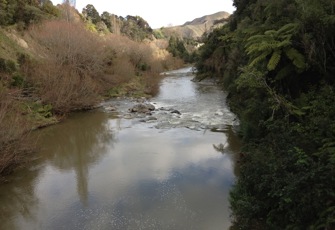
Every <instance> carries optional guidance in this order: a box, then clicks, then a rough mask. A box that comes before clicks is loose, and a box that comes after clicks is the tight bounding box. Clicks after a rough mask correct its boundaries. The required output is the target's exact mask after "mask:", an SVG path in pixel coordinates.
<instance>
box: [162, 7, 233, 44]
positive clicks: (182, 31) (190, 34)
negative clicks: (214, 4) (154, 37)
mask: <svg viewBox="0 0 335 230" xmlns="http://www.w3.org/2000/svg"><path fill="white" fill-rule="evenodd" d="M229 16H230V14H229V13H227V12H225V11H220V12H217V13H215V14H210V15H205V16H203V17H200V18H196V19H194V20H192V21H189V22H186V23H184V24H183V25H180V26H173V27H166V28H162V32H163V33H164V34H165V35H166V36H171V35H177V36H178V37H183V38H193V39H198V38H200V37H201V36H202V35H203V34H204V33H205V32H211V31H212V30H213V29H214V28H216V27H219V26H221V25H224V24H225V23H226V19H227V18H228V17H229Z"/></svg>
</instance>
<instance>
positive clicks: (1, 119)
mask: <svg viewBox="0 0 335 230" xmlns="http://www.w3.org/2000/svg"><path fill="white" fill-rule="evenodd" d="M17 95H18V92H10V91H9V90H6V89H4V88H1V86H0V182H1V180H2V176H4V175H6V174H8V173H10V172H11V171H12V170H13V169H14V168H15V167H16V166H17V165H19V164H21V163H22V162H23V161H25V160H26V154H27V153H28V152H30V149H32V148H33V146H32V144H31V143H28V142H27V136H28V133H27V130H28V129H29V126H28V123H27V121H26V120H25V119H24V118H23V117H22V116H21V114H20V112H19V109H18V107H17V106H18V105H17V103H16V102H15V101H14V100H13V98H14V97H16V96H17Z"/></svg>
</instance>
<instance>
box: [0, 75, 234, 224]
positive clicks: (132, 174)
mask: <svg viewBox="0 0 335 230" xmlns="http://www.w3.org/2000/svg"><path fill="white" fill-rule="evenodd" d="M183 71H184V70H183ZM192 77H193V76H187V75H185V73H182V71H181V74H180V75H174V76H172V75H170V76H168V77H166V78H164V79H163V80H162V82H161V84H160V91H159V94H158V95H157V96H155V97H152V98H151V99H150V100H148V101H145V102H148V103H150V104H152V105H154V106H155V108H156V109H155V111H152V114H151V116H154V117H156V118H157V120H151V121H149V120H147V121H145V122H143V120H142V119H143V117H142V118H141V117H138V116H137V115H138V114H137V115H136V116H134V117H127V116H128V115H127V114H130V112H129V109H130V108H132V106H133V105H136V104H138V103H142V102H143V101H141V102H139V101H135V100H130V101H128V100H125V101H122V99H121V98H120V99H118V100H111V101H106V102H104V103H105V104H104V105H103V106H102V107H100V108H98V109H95V110H91V111H87V112H83V113H81V112H78V113H74V114H71V115H70V116H69V117H68V119H66V120H64V121H63V122H61V123H59V124H56V125H53V126H50V127H46V128H44V129H41V130H38V131H37V132H36V133H35V135H37V136H38V137H39V138H38V140H39V141H38V145H39V146H40V149H39V151H38V153H37V155H36V158H35V161H34V162H31V163H30V165H29V167H27V168H26V169H24V168H22V169H20V170H18V171H16V172H15V173H14V174H11V176H10V177H11V180H10V181H9V182H8V183H6V184H3V185H0V199H3V200H0V202H1V203H2V204H3V205H2V207H1V209H0V212H1V215H0V220H1V223H2V227H3V228H4V229H23V228H24V229H62V228H67V229H68V228H71V229H94V228H98V229H110V228H113V229H131V228H136V229H148V228H158V229H171V228H173V229H185V228H188V227H192V228H193V229H208V228H209V227H211V228H213V227H214V226H215V227H214V228H217V229H222V227H223V228H228V227H229V226H230V220H229V215H230V211H229V202H228V193H229V189H230V187H231V186H232V184H233V182H234V178H235V176H234V170H235V167H234V164H235V153H236V152H238V151H239V146H240V145H239V141H238V138H237V137H236V135H235V133H234V131H233V129H232V124H233V122H234V116H233V114H231V113H230V112H229V109H228V108H227V107H226V106H225V97H226V96H225V95H224V94H223V93H222V91H221V90H220V89H219V88H217V86H215V85H212V86H210V85H201V84H198V83H195V82H192V81H191V79H192ZM176 90H177V91H178V92H182V93H180V94H178V95H176V93H175V92H176ZM120 100H121V101H120ZM121 102H122V103H121ZM111 105H113V106H114V107H116V111H106V110H105V108H107V106H111ZM162 107H163V108H165V109H164V110H163V109H162V110H161V109H160V108H162ZM169 108H174V109H175V110H178V111H179V112H180V114H176V113H171V112H172V111H170V110H169ZM156 110H157V111H156ZM195 111H197V112H195ZM220 111H221V113H220ZM216 112H217V113H216ZM215 113H216V114H215ZM144 116H148V115H144ZM177 121H178V122H177ZM190 124H192V126H194V128H192V127H191V126H190ZM206 125H216V126H220V127H222V129H221V131H220V132H212V131H211V130H210V129H208V128H207V127H206ZM220 146H222V148H215V147H220ZM13 194H15V196H13ZM22 207H24V210H22V209H21V208H22ZM2 217H5V218H3V219H1V218H2Z"/></svg>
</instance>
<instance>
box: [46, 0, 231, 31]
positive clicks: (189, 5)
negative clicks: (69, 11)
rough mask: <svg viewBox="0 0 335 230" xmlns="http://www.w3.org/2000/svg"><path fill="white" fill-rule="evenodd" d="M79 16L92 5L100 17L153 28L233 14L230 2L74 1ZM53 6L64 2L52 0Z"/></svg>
mask: <svg viewBox="0 0 335 230" xmlns="http://www.w3.org/2000/svg"><path fill="white" fill-rule="evenodd" d="M76 1H77V6H76V8H77V9H78V11H79V12H81V11H82V9H83V8H84V7H85V6H86V5H87V4H92V5H93V6H94V7H95V8H96V9H97V11H98V12H99V13H100V14H101V13H102V12H103V11H107V12H109V13H112V14H116V15H118V16H122V17H125V16H127V15H132V16H140V17H142V18H143V19H144V20H146V21H147V22H148V23H149V25H150V26H151V27H152V28H153V29H156V28H160V27H163V26H165V27H166V26H171V25H174V26H175V25H182V24H184V23H185V22H187V21H192V20H193V19H195V18H199V17H202V16H204V15H208V14H214V13H217V12H219V11H226V12H228V13H233V11H234V10H235V8H234V7H233V5H232V4H233V0H204V1H199V2H200V3H199V2H196V1H189V0H165V1H158V0H156V1H155V0H76ZM52 2H53V4H54V5H57V4H59V3H62V2H63V0H52Z"/></svg>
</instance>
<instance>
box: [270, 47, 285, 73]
mask: <svg viewBox="0 0 335 230" xmlns="http://www.w3.org/2000/svg"><path fill="white" fill-rule="evenodd" d="M281 54H282V51H281V50H276V51H275V52H273V54H272V56H271V58H270V60H269V62H268V66H267V68H268V70H269V71H271V70H274V69H275V68H276V67H277V65H278V63H279V61H280V58H281Z"/></svg>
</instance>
